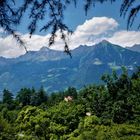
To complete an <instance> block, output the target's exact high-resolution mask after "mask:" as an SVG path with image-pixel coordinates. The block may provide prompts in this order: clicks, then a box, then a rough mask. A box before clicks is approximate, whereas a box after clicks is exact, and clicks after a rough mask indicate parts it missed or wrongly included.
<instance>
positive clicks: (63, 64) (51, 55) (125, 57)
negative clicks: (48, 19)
mask: <svg viewBox="0 0 140 140" xmlns="http://www.w3.org/2000/svg"><path fill="white" fill-rule="evenodd" d="M71 53H72V58H70V57H69V56H68V55H66V54H65V53H63V52H62V51H56V50H51V49H48V48H46V47H43V48H42V49H40V50H39V51H31V52H29V53H27V54H25V55H22V56H20V57H18V58H14V59H6V58H0V67H1V69H0V91H2V90H3V89H4V88H7V89H9V90H11V91H12V92H14V94H15V93H16V92H17V91H18V90H19V89H20V88H22V87H35V88H39V87H40V86H41V85H43V86H44V87H45V89H46V90H48V91H49V92H52V91H57V90H64V89H65V88H67V87H68V86H74V87H76V88H81V87H82V86H84V85H87V84H93V83H101V80H100V77H101V75H103V74H104V73H111V72H112V69H115V70H116V71H117V72H118V73H120V72H121V67H122V66H126V68H127V69H128V71H129V72H130V73H131V72H132V71H133V70H134V68H135V66H140V53H138V52H133V51H131V50H128V49H125V48H122V47H120V46H118V45H114V44H111V43H109V42H107V41H105V40H104V41H102V42H100V43H99V44H96V45H93V46H86V45H81V46H79V47H78V48H76V49H74V50H72V52H71ZM0 94H1V92H0Z"/></svg>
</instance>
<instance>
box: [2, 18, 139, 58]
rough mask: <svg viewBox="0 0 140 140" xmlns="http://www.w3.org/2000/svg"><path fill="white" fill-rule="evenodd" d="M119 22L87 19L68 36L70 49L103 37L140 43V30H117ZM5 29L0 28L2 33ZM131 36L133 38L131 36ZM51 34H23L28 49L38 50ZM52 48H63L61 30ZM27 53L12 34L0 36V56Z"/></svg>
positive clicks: (110, 19) (122, 41)
mask: <svg viewBox="0 0 140 140" xmlns="http://www.w3.org/2000/svg"><path fill="white" fill-rule="evenodd" d="M118 26H119V24H118V23H117V21H115V20H114V19H113V18H108V17H93V18H92V19H89V20H86V21H85V22H84V23H83V24H82V25H79V26H77V28H76V29H75V31H74V33H73V35H72V36H68V38H67V42H68V44H69V47H70V49H74V48H76V47H78V46H79V45H93V44H96V43H98V42H100V41H102V40H103V39H107V40H108V41H110V42H112V43H114V44H118V45H121V46H132V45H134V44H140V40H139V36H140V32H136V31H129V32H127V31H117V30H116V29H117V27H118ZM2 31H3V30H2V29H0V33H1V32H2ZM130 36H131V38H130ZM49 37H50V34H47V35H45V36H41V35H32V38H29V34H24V35H22V39H23V40H24V41H25V42H26V47H27V49H28V50H34V51H37V50H39V49H40V48H42V47H43V46H48V40H49ZM51 49H55V50H63V49H64V43H63V41H62V40H61V39H60V32H59V31H58V32H57V38H56V42H55V44H54V45H53V46H51ZM24 53H25V50H24V48H23V47H20V46H19V44H18V43H17V42H16V41H15V40H14V39H13V38H12V36H5V37H2V36H1V37H0V56H4V57H9V58H10V57H17V56H20V55H22V54H24Z"/></svg>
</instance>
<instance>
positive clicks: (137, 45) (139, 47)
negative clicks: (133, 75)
mask: <svg viewBox="0 0 140 140" xmlns="http://www.w3.org/2000/svg"><path fill="white" fill-rule="evenodd" d="M127 49H129V50H131V51H135V52H140V45H139V44H136V45H134V46H132V47H127Z"/></svg>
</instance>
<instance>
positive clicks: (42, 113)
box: [0, 69, 140, 140]
mask: <svg viewBox="0 0 140 140" xmlns="http://www.w3.org/2000/svg"><path fill="white" fill-rule="evenodd" d="M102 79H103V80H104V82H105V85H98V86H96V85H91V86H87V87H84V88H83V89H81V90H80V91H79V92H77V91H76V89H75V88H73V87H69V88H68V89H67V90H66V91H64V92H58V93H53V94H51V95H50V96H47V95H46V92H45V91H44V89H43V87H41V88H40V90H38V91H36V90H35V89H27V88H24V89H21V90H20V92H19V94H18V95H17V97H16V99H12V98H9V97H10V96H9V95H8V96H7V97H8V98H5V99H4V102H3V103H0V139H6V140H8V139H9V140H11V139H19V140H22V139H25V140H26V139H27V140H32V139H33V140H34V139H35V140H36V139H40V140H46V139H50V140H127V139H128V140H139V139H140V104H139V103H140V86H139V85H140V69H138V71H136V72H135V73H134V74H132V76H129V75H128V74H127V71H126V69H123V73H122V74H121V75H119V76H118V75H117V74H116V73H115V72H113V73H112V75H104V76H103V77H102ZM5 92H6V93H8V94H9V92H8V91H5ZM5 95H6V94H5ZM67 96H71V97H72V100H70V101H67V100H66V101H65V100H64V97H67ZM11 103H13V104H14V105H15V108H14V109H11V108H9V107H8V106H7V104H11Z"/></svg>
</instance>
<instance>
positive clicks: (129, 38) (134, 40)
mask: <svg viewBox="0 0 140 140" xmlns="http://www.w3.org/2000/svg"><path fill="white" fill-rule="evenodd" d="M107 40H108V41H110V42H112V43H113V44H117V45H120V46H123V47H127V46H128V47H131V46H133V45H134V44H140V32H136V31H118V32H115V33H114V35H113V36H112V37H111V38H109V39H107Z"/></svg>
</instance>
